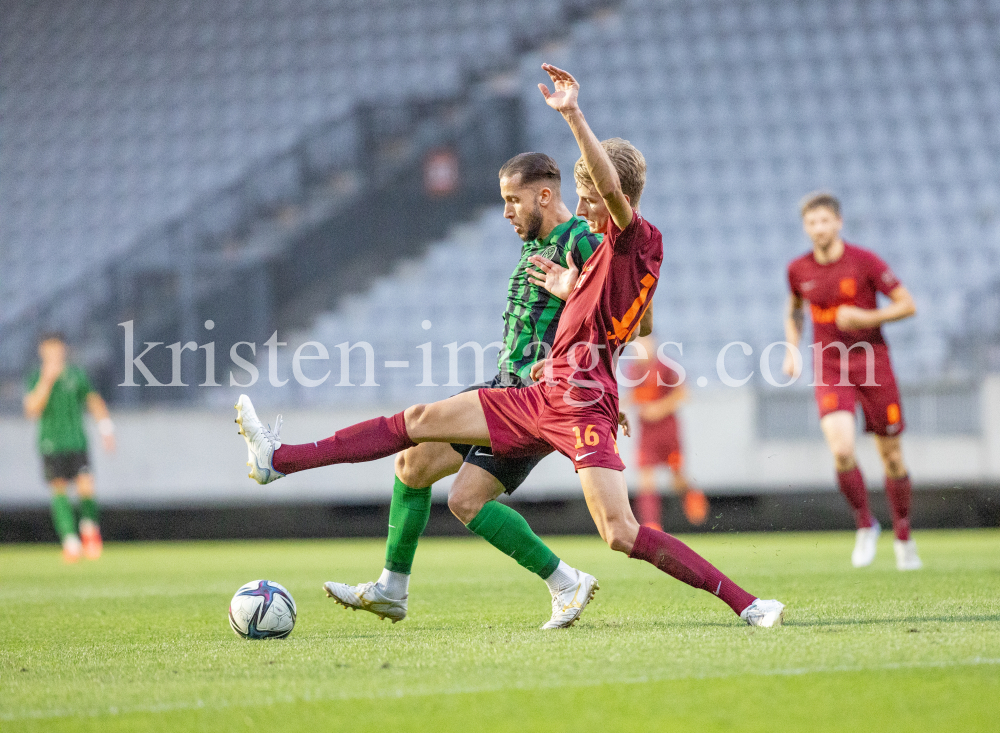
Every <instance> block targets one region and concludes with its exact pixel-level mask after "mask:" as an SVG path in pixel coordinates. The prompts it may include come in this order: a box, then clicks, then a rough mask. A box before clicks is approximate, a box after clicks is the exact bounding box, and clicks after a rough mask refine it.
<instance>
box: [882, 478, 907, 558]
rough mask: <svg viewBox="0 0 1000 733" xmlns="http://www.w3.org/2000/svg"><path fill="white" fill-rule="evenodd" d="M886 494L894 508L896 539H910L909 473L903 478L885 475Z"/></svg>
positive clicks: (891, 506) (893, 526)
mask: <svg viewBox="0 0 1000 733" xmlns="http://www.w3.org/2000/svg"><path fill="white" fill-rule="evenodd" d="M885 495H886V497H887V498H888V499H889V507H890V508H891V509H892V528H893V529H894V530H895V532H896V539H897V540H903V541H904V542H905V541H906V540H908V539H910V496H911V495H912V486H911V485H910V477H909V475H906V476H903V478H889V477H888V476H886V477H885Z"/></svg>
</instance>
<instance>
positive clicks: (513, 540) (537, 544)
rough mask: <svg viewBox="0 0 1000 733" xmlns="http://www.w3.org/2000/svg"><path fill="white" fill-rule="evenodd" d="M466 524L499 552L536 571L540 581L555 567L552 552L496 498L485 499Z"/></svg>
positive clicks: (515, 513) (554, 558)
mask: <svg viewBox="0 0 1000 733" xmlns="http://www.w3.org/2000/svg"><path fill="white" fill-rule="evenodd" d="M467 526H468V528H469V529H470V530H472V531H473V532H475V533H476V534H477V535H479V536H480V537H482V538H483V539H484V540H486V541H487V542H489V543H490V544H491V545H493V546H494V547H495V548H497V549H498V550H500V552H502V553H504V554H505V555H510V556H511V557H512V558H514V559H515V560H517V562H518V564H519V565H520V566H521V567H523V568H525V569H527V570H530V571H531V572H533V573H537V574H538V575H539V576H541V578H542V579H543V580H544V579H545V578H547V577H549V576H550V575H552V573H553V572H555V569H556V568H557V567H559V558H558V557H556V554H555V553H554V552H552V550H550V549H549V548H548V547H547V546H546V544H545V543H544V542H542V540H541V539H540V538H539V536H538V535H537V534H535V533H534V532H532V531H531V527H529V526H528V522H527V521H525V519H524V517H522V516H521V515H520V514H518V513H517V512H516V511H514V510H513V509H511V508H510V507H509V506H506V505H505V504H501V503H500V502H498V501H489V502H486V504H485V506H483V508H482V509H480V510H479V514H477V515H476V517H475V519H473V520H472V521H471V522H469V524H468V525H467Z"/></svg>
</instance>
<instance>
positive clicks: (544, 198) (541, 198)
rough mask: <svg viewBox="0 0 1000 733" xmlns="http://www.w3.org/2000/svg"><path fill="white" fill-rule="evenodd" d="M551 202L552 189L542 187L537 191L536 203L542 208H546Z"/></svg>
mask: <svg viewBox="0 0 1000 733" xmlns="http://www.w3.org/2000/svg"><path fill="white" fill-rule="evenodd" d="M551 201H552V189H551V188H549V187H548V186H542V187H541V188H540V189H538V203H539V204H541V205H542V206H548V205H549V203H551Z"/></svg>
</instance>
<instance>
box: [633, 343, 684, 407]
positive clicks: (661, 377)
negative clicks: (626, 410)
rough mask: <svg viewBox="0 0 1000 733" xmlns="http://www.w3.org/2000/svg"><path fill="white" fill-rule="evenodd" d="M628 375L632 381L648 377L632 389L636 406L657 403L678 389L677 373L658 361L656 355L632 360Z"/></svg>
mask: <svg viewBox="0 0 1000 733" xmlns="http://www.w3.org/2000/svg"><path fill="white" fill-rule="evenodd" d="M626 373H627V374H628V376H629V378H630V379H642V376H643V375H644V374H645V375H646V378H645V379H644V380H643V382H642V383H641V384H639V385H637V386H636V387H633V388H632V399H633V400H634V401H635V402H636V404H640V405H644V404H646V403H647V402H656V400H659V399H661V398H663V397H666V396H667V395H668V394H670V393H671V392H673V391H674V390H675V389H677V382H678V375H677V372H675V371H674V370H673V369H671V368H670V367H668V366H667V365H666V364H664V363H663V362H661V361H660V360H659V359H657V358H656V355H655V354H650V355H649V358H646V359H636V360H634V361H633V360H631V359H630V360H629V366H628V369H627V370H626Z"/></svg>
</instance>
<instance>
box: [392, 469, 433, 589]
mask: <svg viewBox="0 0 1000 733" xmlns="http://www.w3.org/2000/svg"><path fill="white" fill-rule="evenodd" d="M430 516H431V487H430V486H427V487H425V488H422V489H414V488H411V487H409V486H407V485H406V484H404V483H403V482H402V481H400V480H399V478H398V477H397V478H396V483H395V485H394V486H393V487H392V504H391V505H390V507H389V538H388V540H386V543H385V569H386V570H391V571H392V572H394V573H405V574H407V575H409V573H410V568H412V567H413V556H414V555H416V554H417V541H418V540H419V539H420V535H421V534H423V532H424V528H425V527H426V526H427V520H428V519H429V518H430Z"/></svg>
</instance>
